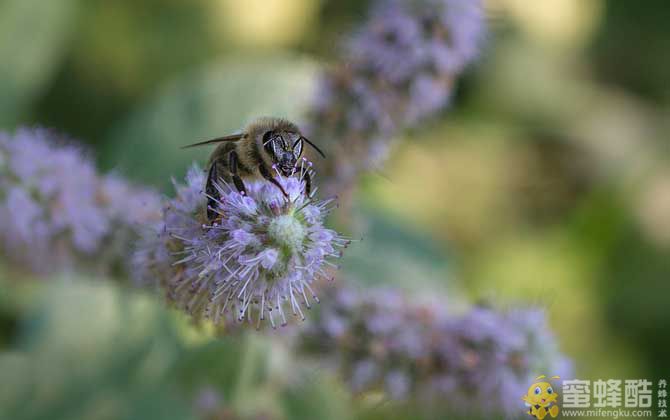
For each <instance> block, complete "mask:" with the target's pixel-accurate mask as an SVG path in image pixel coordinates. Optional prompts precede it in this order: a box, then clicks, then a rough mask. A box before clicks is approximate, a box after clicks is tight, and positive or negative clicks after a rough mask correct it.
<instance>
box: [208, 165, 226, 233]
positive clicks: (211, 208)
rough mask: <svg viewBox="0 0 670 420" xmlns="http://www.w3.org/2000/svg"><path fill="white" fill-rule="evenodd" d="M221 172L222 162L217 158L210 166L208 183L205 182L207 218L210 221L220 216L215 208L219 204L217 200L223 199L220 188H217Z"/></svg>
mask: <svg viewBox="0 0 670 420" xmlns="http://www.w3.org/2000/svg"><path fill="white" fill-rule="evenodd" d="M221 173H222V172H221V168H220V163H219V161H218V160H215V161H214V162H212V165H211V166H210V167H209V173H208V174H207V183H206V184H205V193H206V194H207V220H209V221H210V222H211V221H212V220H214V219H216V217H217V216H218V213H217V212H216V210H215V209H216V208H217V206H218V203H217V202H218V201H219V200H220V199H221V195H220V194H219V190H218V189H217V188H216V185H215V183H216V182H217V181H218V180H219V178H220V176H221Z"/></svg>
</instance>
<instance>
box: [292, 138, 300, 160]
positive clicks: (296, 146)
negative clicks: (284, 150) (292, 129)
mask: <svg viewBox="0 0 670 420" xmlns="http://www.w3.org/2000/svg"><path fill="white" fill-rule="evenodd" d="M293 155H294V156H295V158H296V159H297V158H299V157H300V155H302V138H300V139H298V140H296V142H295V143H294V144H293Z"/></svg>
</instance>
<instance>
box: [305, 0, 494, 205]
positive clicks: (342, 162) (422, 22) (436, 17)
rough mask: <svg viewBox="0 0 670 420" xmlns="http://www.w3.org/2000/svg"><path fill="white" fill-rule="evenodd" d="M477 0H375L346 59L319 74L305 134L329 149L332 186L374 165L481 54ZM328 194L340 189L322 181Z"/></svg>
mask: <svg viewBox="0 0 670 420" xmlns="http://www.w3.org/2000/svg"><path fill="white" fill-rule="evenodd" d="M484 22H485V16H484V10H483V5H482V2H481V1H480V0H415V1H400V0H378V1H377V2H376V3H375V5H374V7H373V8H372V11H371V13H370V16H369V19H368V21H367V22H366V23H365V24H364V25H363V26H362V27H361V28H360V29H359V30H358V31H356V32H355V33H354V34H353V36H351V37H350V38H349V39H347V41H346V43H345V45H344V51H343V52H344V54H343V57H342V61H343V62H345V63H346V65H343V66H341V67H338V68H334V69H332V70H331V71H329V72H327V73H326V74H324V76H323V77H322V79H321V82H320V85H319V89H318V91H317V94H316V97H315V101H314V104H313V111H312V114H311V115H310V117H309V118H308V121H307V124H306V127H307V130H306V131H307V132H309V134H310V135H311V137H312V138H315V139H318V140H319V141H320V142H322V143H323V144H324V147H325V148H327V149H329V150H330V151H331V153H330V155H331V156H336V157H337V156H346V159H345V158H342V159H338V158H335V159H332V160H331V161H329V162H328V164H330V165H331V166H330V167H328V168H327V169H326V173H327V174H328V175H335V176H334V177H333V179H332V181H331V180H330V179H329V182H332V183H333V184H338V187H339V189H341V187H342V186H345V187H346V186H348V185H349V183H350V182H351V180H352V179H353V178H354V177H355V175H356V173H357V172H358V171H360V170H362V169H370V168H371V167H372V168H374V167H375V166H376V165H378V164H379V162H380V161H381V160H383V159H384V157H385V156H386V155H387V153H388V148H389V146H390V143H391V140H392V138H393V137H394V136H395V135H396V134H397V133H398V131H399V130H402V129H404V128H407V127H410V126H414V125H416V124H418V123H420V122H421V121H422V120H424V119H426V118H427V117H430V116H431V115H433V114H435V113H436V112H438V111H439V110H440V109H442V108H444V107H445V106H446V105H447V103H448V101H449V97H450V96H451V93H452V85H453V83H454V80H455V79H456V78H457V77H458V75H459V74H460V73H461V72H463V70H464V69H465V68H466V66H467V65H468V64H470V63H471V62H472V61H473V60H474V59H475V58H476V57H477V53H478V52H479V47H480V45H481V42H482V39H483V37H484V33H485V24H484ZM326 187H327V191H328V192H331V191H333V190H337V189H338V188H336V187H335V186H334V185H327V186H326Z"/></svg>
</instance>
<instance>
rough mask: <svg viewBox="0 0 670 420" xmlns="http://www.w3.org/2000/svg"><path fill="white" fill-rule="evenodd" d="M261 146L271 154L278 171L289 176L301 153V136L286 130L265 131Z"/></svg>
mask: <svg viewBox="0 0 670 420" xmlns="http://www.w3.org/2000/svg"><path fill="white" fill-rule="evenodd" d="M263 147H264V148H265V151H266V152H267V153H268V154H269V155H270V156H272V161H273V162H274V163H275V164H276V165H277V169H278V170H279V172H281V174H282V175H284V176H290V175H291V174H293V171H294V169H295V166H296V163H297V162H298V159H299V158H300V156H301V155H302V136H301V135H300V134H299V133H294V132H288V131H277V130H271V131H267V132H266V133H265V134H264V135H263Z"/></svg>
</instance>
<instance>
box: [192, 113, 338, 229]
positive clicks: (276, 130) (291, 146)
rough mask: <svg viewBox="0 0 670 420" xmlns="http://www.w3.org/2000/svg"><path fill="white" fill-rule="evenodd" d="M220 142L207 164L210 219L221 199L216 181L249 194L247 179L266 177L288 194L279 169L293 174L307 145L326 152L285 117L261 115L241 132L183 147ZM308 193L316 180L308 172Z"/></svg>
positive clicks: (307, 193) (305, 173)
mask: <svg viewBox="0 0 670 420" xmlns="http://www.w3.org/2000/svg"><path fill="white" fill-rule="evenodd" d="M218 143H221V144H219V146H218V147H217V148H216V149H215V150H214V152H213V153H212V154H211V156H210V158H209V163H208V164H207V181H206V184H205V192H206V194H207V218H208V219H209V220H210V221H211V220H213V219H214V218H216V216H217V213H216V211H215V210H214V209H215V208H216V201H217V200H218V199H219V198H220V197H219V192H218V190H217V188H216V186H215V182H217V181H218V180H219V179H223V180H224V181H226V182H231V181H232V183H233V184H234V185H235V188H236V189H237V190H238V191H239V192H240V193H241V194H246V188H245V186H244V181H243V180H244V179H245V178H246V179H253V178H259V177H260V178H263V179H266V180H267V181H269V182H271V183H273V184H274V185H276V186H277V188H279V189H280V190H281V192H282V193H283V194H284V196H285V197H288V195H287V194H286V191H285V190H284V188H283V187H282V186H281V184H280V183H279V181H277V179H275V178H274V176H273V170H274V169H276V170H277V171H278V172H279V173H280V174H282V175H283V176H287V177H288V176H292V175H293V174H294V173H295V171H296V166H297V164H298V162H299V160H300V158H301V157H302V153H303V144H304V143H307V144H308V145H309V146H311V147H313V148H314V150H316V151H317V152H318V153H319V154H320V155H321V156H322V157H324V158H325V157H326V156H325V155H324V153H323V152H322V151H321V149H319V148H318V147H317V146H316V145H315V144H314V143H312V142H311V141H309V140H308V139H307V138H306V137H305V136H303V135H302V133H301V131H300V129H299V128H298V126H297V125H295V124H294V123H292V122H290V121H288V120H285V119H282V118H271V117H265V118H259V119H258V120H256V121H254V122H252V123H251V124H249V125H248V126H247V127H246V128H245V129H244V130H243V131H242V132H241V133H239V134H231V135H228V136H223V137H218V138H215V139H212V140H207V141H202V142H199V143H194V144H190V145H187V146H184V147H183V149H185V148H189V147H196V146H204V145H210V144H218ZM303 177H304V178H303V179H304V181H305V194H306V195H309V194H310V193H311V189H312V180H311V176H310V174H309V173H308V172H304V174H303Z"/></svg>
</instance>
